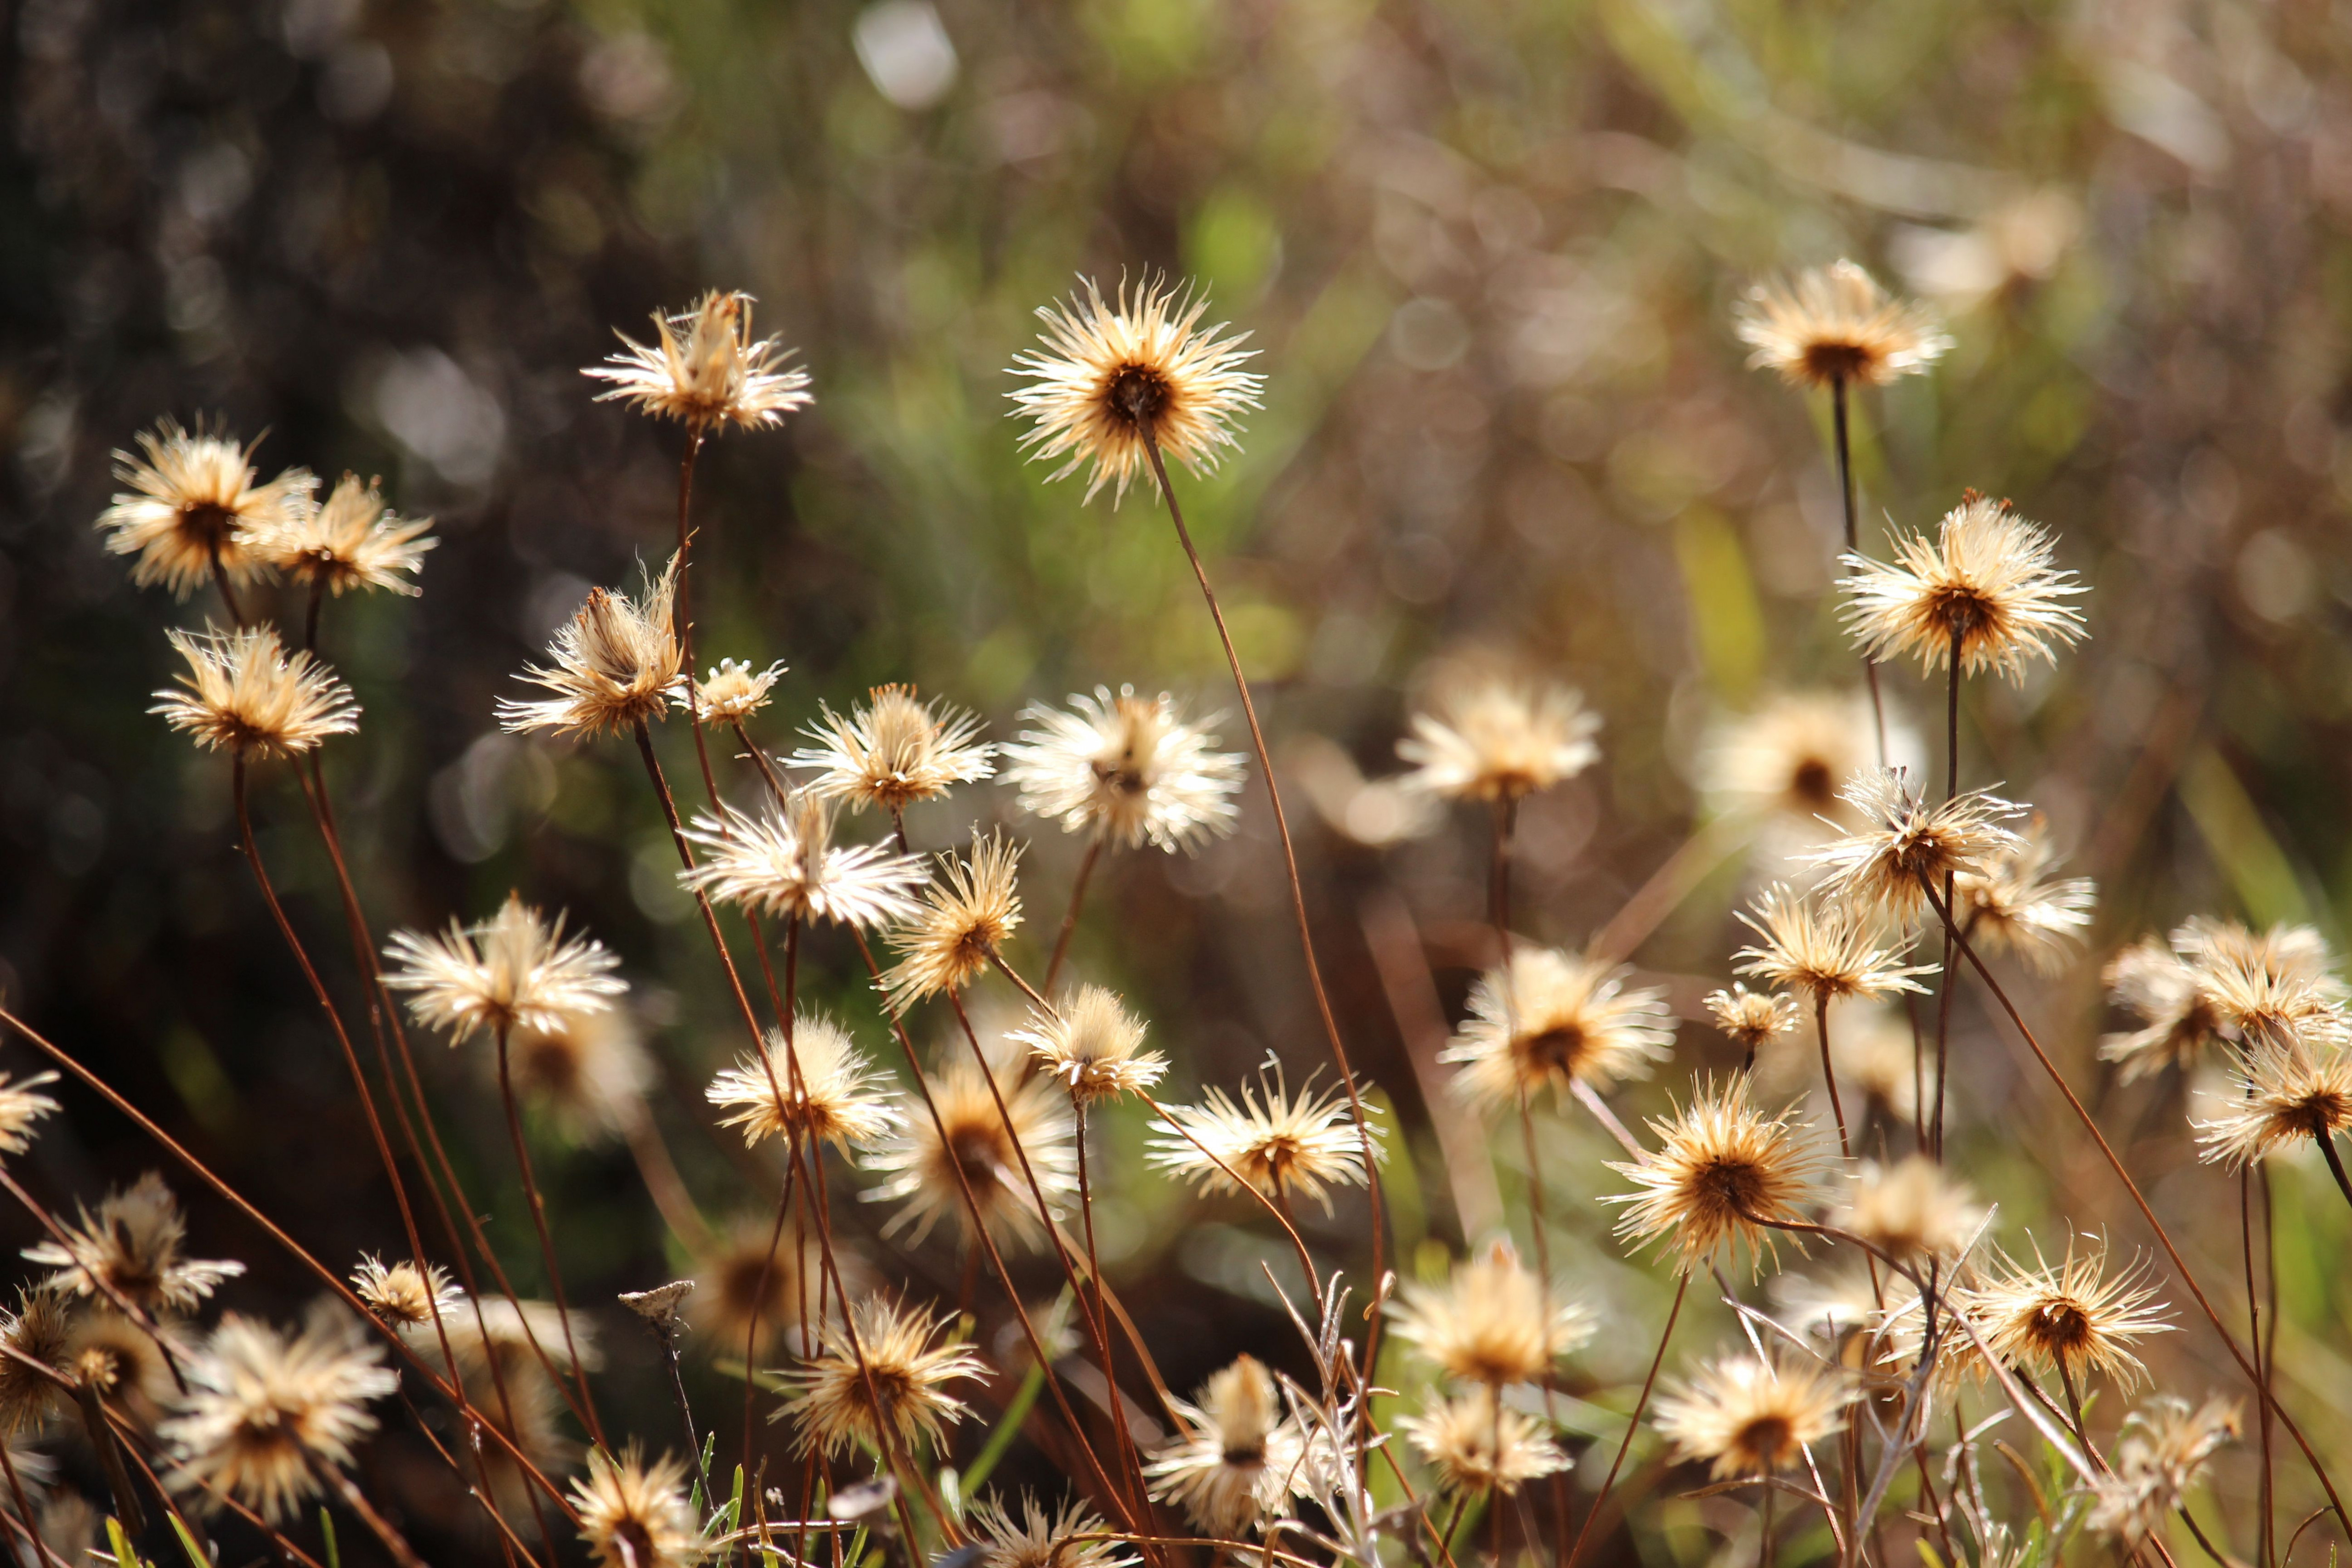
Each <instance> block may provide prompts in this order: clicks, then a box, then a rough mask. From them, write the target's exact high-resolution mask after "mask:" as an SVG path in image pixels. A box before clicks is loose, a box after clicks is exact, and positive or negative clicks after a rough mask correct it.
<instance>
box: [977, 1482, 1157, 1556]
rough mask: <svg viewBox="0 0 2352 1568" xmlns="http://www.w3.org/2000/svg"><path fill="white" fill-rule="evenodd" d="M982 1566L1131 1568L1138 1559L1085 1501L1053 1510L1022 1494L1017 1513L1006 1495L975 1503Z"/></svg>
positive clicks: (1025, 1493) (1026, 1494)
mask: <svg viewBox="0 0 2352 1568" xmlns="http://www.w3.org/2000/svg"><path fill="white" fill-rule="evenodd" d="M971 1524H972V1533H973V1542H972V1544H974V1545H976V1546H978V1547H979V1548H980V1551H981V1556H980V1564H979V1568H1133V1565H1134V1563H1135V1558H1134V1557H1133V1556H1131V1555H1130V1554H1129V1552H1128V1550H1127V1548H1126V1546H1125V1545H1124V1544H1123V1543H1121V1542H1118V1540H1116V1539H1114V1538H1113V1535H1112V1532H1111V1531H1108V1530H1106V1529H1105V1528H1104V1527H1103V1521H1101V1520H1100V1519H1098V1518H1097V1517H1096V1516H1095V1514H1094V1512H1093V1511H1092V1510H1089V1509H1087V1507H1086V1506H1085V1505H1084V1504H1082V1503H1075V1502H1074V1503H1066V1504H1064V1505H1063V1506H1062V1508H1061V1509H1060V1510H1058V1511H1057V1512H1054V1513H1048V1512H1046V1511H1045V1510H1044V1509H1043V1508H1041V1507H1039V1506H1038V1503H1037V1500H1036V1499H1035V1498H1034V1497H1032V1496H1031V1495H1030V1494H1028V1493H1027V1492H1024V1493H1022V1494H1021V1511H1020V1514H1019V1517H1017V1518H1016V1517H1015V1516H1014V1514H1013V1510H1012V1509H1011V1508H1010V1507H1008V1506H1006V1504H1005V1503H1004V1502H1003V1500H1002V1499H999V1498H986V1499H982V1500H981V1501H979V1502H976V1503H974V1504H972V1505H971Z"/></svg>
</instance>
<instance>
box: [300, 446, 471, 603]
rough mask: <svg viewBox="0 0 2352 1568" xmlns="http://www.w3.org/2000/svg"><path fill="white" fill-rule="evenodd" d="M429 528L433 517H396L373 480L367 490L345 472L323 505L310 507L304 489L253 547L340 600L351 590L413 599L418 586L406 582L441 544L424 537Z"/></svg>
mask: <svg viewBox="0 0 2352 1568" xmlns="http://www.w3.org/2000/svg"><path fill="white" fill-rule="evenodd" d="M432 526H433V520H432V519H431V518H429V517H427V518H413V519H412V518H403V517H399V516H396V515H394V513H393V512H392V511H391V510H390V509H388V508H387V507H386V506H385V505H384V500H383V492H382V491H380V490H379V489H377V488H376V481H375V480H373V479H371V480H369V481H368V482H367V483H366V484H364V485H363V484H362V483H360V480H359V476H358V475H357V474H345V475H344V476H343V477H342V479H341V480H340V481H338V482H337V484H336V486H335V488H334V489H333V490H332V491H331V492H330V493H329V494H328V496H327V499H326V500H325V501H324V502H323V503H321V504H320V505H318V506H312V505H311V504H310V498H309V494H308V492H307V491H306V492H305V493H304V495H303V497H302V499H301V500H299V501H297V502H294V503H292V504H289V506H287V507H285V508H284V509H282V510H281V512H280V514H279V516H278V521H277V522H276V523H275V524H274V525H272V526H270V527H268V529H266V530H262V531H258V532H257V533H256V535H255V537H254V540H253V549H254V552H255V553H256V554H257V555H258V556H259V557H260V558H261V559H263V560H265V561H267V562H268V563H270V564H271V565H272V566H275V567H277V568H278V570H279V571H281V572H283V573H285V574H287V575H288V576H289V577H291V578H292V579H293V580H294V581H295V582H297V583H303V584H312V585H314V586H317V587H320V588H324V589H325V590H326V591H327V592H328V593H330V594H332V595H335V596H336V597H337V598H341V596H342V595H344V594H346V593H348V592H350V591H351V590H352V589H354V588H388V589H390V590H391V591H392V592H393V593H395V594H408V595H414V594H415V593H416V592H417V591H418V590H417V587H416V584H414V583H412V582H410V581H409V580H408V579H409V578H411V577H414V576H415V575H416V573H417V571H418V569H419V568H420V567H422V566H423V565H424V564H425V552H426V551H428V550H430V549H432V548H433V547H434V546H435V545H436V544H438V543H439V542H440V541H439V540H437V539H427V538H426V537H425V533H426V531H428V530H430V529H431V528H432Z"/></svg>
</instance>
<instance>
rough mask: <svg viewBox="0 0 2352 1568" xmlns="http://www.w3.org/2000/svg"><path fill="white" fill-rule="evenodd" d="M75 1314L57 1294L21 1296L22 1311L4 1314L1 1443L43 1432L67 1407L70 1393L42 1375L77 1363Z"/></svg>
mask: <svg viewBox="0 0 2352 1568" xmlns="http://www.w3.org/2000/svg"><path fill="white" fill-rule="evenodd" d="M72 1331H73V1315H72V1313H71V1312H70V1311H69V1310H68V1308H67V1306H66V1300H65V1298H64V1297H63V1296H61V1295H59V1294H58V1292H57V1291H55V1290H48V1289H34V1290H27V1289H23V1288H22V1287H19V1288H18V1289H17V1291H16V1310H15V1311H13V1312H10V1311H6V1310H0V1345H5V1346H6V1347H7V1351H8V1353H7V1354H5V1355H0V1438H14V1437H16V1436H20V1435H22V1434H24V1433H26V1432H31V1431H37V1430H38V1429H39V1428H40V1427H41V1426H44V1425H46V1424H47V1421H48V1419H49V1417H50V1416H52V1415H56V1414H57V1413H58V1411H60V1410H62V1409H63V1408H64V1407H65V1392H64V1390H62V1389H60V1388H59V1387H58V1385H57V1384H56V1382H55V1381H53V1380H52V1379H50V1378H49V1377H47V1376H46V1375H44V1374H43V1373H41V1372H39V1371H37V1370H36V1369H37V1368H41V1367H53V1368H56V1369H57V1370H58V1371H60V1372H62V1371H65V1370H67V1369H68V1366H69V1365H70V1364H71V1360H70V1352H69V1345H70V1337H71V1334H72Z"/></svg>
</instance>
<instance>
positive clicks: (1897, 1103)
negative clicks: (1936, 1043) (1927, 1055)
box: [1830, 1002, 1920, 1127]
mask: <svg viewBox="0 0 2352 1568" xmlns="http://www.w3.org/2000/svg"><path fill="white" fill-rule="evenodd" d="M1830 1064H1831V1066H1832V1067H1833V1068H1836V1069H1837V1080H1838V1085H1839V1088H1840V1089H1842V1090H1843V1092H1844V1093H1845V1094H1846V1095H1847V1096H1848V1097H1850V1099H1852V1098H1858V1099H1860V1100H1863V1101H1864V1103H1865V1104H1866V1105H1868V1106H1869V1107H1870V1109H1872V1110H1875V1111H1877V1112H1878V1113H1879V1114H1880V1115H1881V1116H1883V1117H1885V1119H1886V1120H1887V1121H1889V1122H1890V1123H1893V1124H1894V1125H1895V1126H1898V1127H1901V1126H1908V1125H1909V1124H1910V1123H1911V1121H1912V1113H1913V1110H1914V1109H1915V1108H1916V1106H1917V1105H1918V1103H1919V1089H1920V1069H1919V1058H1918V1055H1917V1053H1916V1050H1915V1049H1914V1048H1913V1046H1912V1041H1911V1026H1910V1023H1909V1021H1908V1020H1907V1019H1906V1017H1905V1016H1904V1015H1903V1014H1902V1013H1901V1012H1900V1011H1898V1010H1897V1009H1895V1007H1894V1006H1892V1005H1888V1004H1886V1003H1884V1002H1846V1003H1841V1004H1839V1005H1836V1006H1833V1007H1832V1008H1831V1009H1830Z"/></svg>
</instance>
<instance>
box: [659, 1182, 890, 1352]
mask: <svg viewBox="0 0 2352 1568" xmlns="http://www.w3.org/2000/svg"><path fill="white" fill-rule="evenodd" d="M834 1260H835V1265H836V1266H837V1267H838V1268H840V1270H841V1273H842V1277H843V1282H844V1284H845V1285H846V1286H847V1287H848V1289H849V1293H850V1296H851V1297H852V1299H853V1300H854V1299H855V1298H856V1297H857V1296H860V1295H862V1294H864V1293H865V1291H866V1289H869V1288H870V1285H871V1281H870V1280H869V1279H868V1278H867V1277H866V1272H865V1270H864V1268H862V1266H861V1265H860V1264H859V1263H858V1261H857V1258H856V1255H855V1254H853V1253H851V1252H850V1251H849V1249H848V1248H847V1247H835V1249H834ZM694 1275H695V1278H694V1284H695V1290H694V1294H693V1295H692V1296H691V1297H690V1298H688V1301H687V1313H688V1318H689V1319H690V1321H692V1322H693V1324H694V1328H695V1331H696V1332H697V1333H698V1335H700V1336H701V1339H702V1342H703V1344H704V1345H705V1346H706V1347H707V1348H708V1349H709V1352H710V1353H711V1354H712V1355H714V1356H722V1357H728V1358H734V1357H740V1356H741V1355H742V1354H743V1352H744V1350H745V1348H746V1347H747V1346H748V1347H749V1348H750V1350H751V1354H752V1355H753V1356H754V1357H759V1356H765V1355H770V1354H772V1353H773V1352H774V1351H775V1350H776V1348H777V1346H778V1345H779V1343H780V1342H782V1341H783V1339H784V1336H785V1334H786V1332H787V1331H789V1330H791V1329H792V1328H793V1327H794V1326H795V1325H797V1324H798V1323H799V1322H800V1321H801V1317H802V1313H803V1310H806V1311H807V1312H808V1313H809V1314H810V1315H812V1316H814V1315H815V1313H816V1310H817V1301H818V1298H819V1293H820V1292H824V1300H825V1301H826V1304H827V1305H828V1306H831V1305H833V1304H835V1303H834V1298H833V1296H832V1294H831V1285H832V1282H831V1280H830V1279H827V1278H826V1275H825V1269H824V1255H823V1252H822V1249H821V1248H820V1247H819V1245H818V1243H817V1241H816V1239H815V1238H814V1237H803V1238H801V1240H800V1242H799V1244H798V1246H797V1247H795V1245H794V1240H793V1237H792V1236H791V1235H790V1234H789V1233H786V1234H784V1235H782V1236H779V1235H778V1234H777V1232H776V1228H775V1225H774V1221H773V1217H772V1216H770V1217H767V1218H748V1217H747V1218H746V1219H744V1220H743V1221H742V1222H741V1223H740V1224H739V1225H737V1226H735V1227H733V1228H732V1229H731V1230H730V1231H729V1232H728V1233H727V1234H726V1235H725V1236H724V1237H721V1239H720V1240H719V1243H718V1245H717V1246H716V1247H713V1248H712V1249H711V1250H710V1251H709V1252H708V1253H707V1254H705V1255H703V1256H702V1257H700V1258H697V1259H696V1262H695V1269H694Z"/></svg>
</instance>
